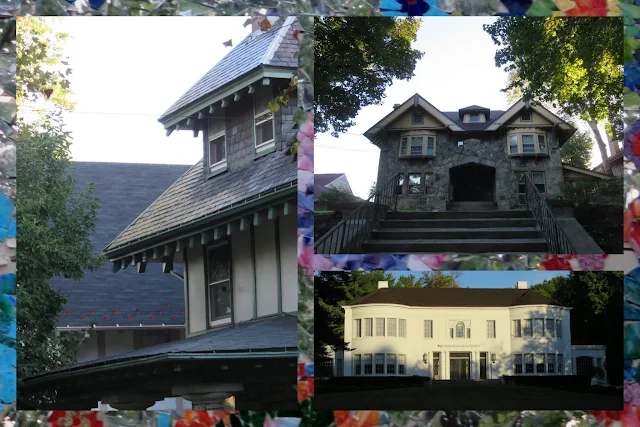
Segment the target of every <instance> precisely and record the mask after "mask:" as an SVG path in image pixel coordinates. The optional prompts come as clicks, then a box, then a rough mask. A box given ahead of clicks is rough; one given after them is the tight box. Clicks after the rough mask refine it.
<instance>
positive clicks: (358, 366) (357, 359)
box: [353, 354, 362, 375]
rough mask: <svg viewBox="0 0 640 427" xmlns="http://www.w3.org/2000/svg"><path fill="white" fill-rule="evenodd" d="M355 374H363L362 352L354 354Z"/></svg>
mask: <svg viewBox="0 0 640 427" xmlns="http://www.w3.org/2000/svg"><path fill="white" fill-rule="evenodd" d="M353 374H354V375H362V355H361V354H354V355H353Z"/></svg>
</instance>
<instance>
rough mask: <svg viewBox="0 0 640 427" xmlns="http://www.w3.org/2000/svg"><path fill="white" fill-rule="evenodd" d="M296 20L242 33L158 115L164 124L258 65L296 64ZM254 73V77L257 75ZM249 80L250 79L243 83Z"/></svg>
mask: <svg viewBox="0 0 640 427" xmlns="http://www.w3.org/2000/svg"><path fill="white" fill-rule="evenodd" d="M297 25H298V20H297V18H296V17H295V16H290V17H287V18H285V19H281V20H279V21H278V22H276V23H275V24H273V26H272V27H271V28H270V29H268V30H266V31H264V32H262V33H260V34H257V35H256V34H252V35H249V36H247V37H245V38H244V39H243V40H242V41H241V42H240V43H239V44H238V45H237V46H236V47H234V48H233V49H232V50H231V52H229V53H228V54H227V55H226V56H225V57H224V58H222V59H221V60H220V61H219V62H218V63H217V64H216V65H214V67H213V68H211V69H210V70H209V71H208V72H207V73H206V74H205V75H204V76H203V77H202V78H201V79H200V80H198V82H196V84H194V85H193V86H192V87H191V88H190V89H189V90H187V91H186V92H185V93H184V94H183V95H182V96H181V97H180V98H178V100H177V101H176V102H174V103H173V105H171V107H169V108H168V109H167V111H165V112H164V113H163V114H162V116H161V117H160V118H159V119H158V121H160V122H161V123H163V124H165V126H168V124H170V123H171V119H172V118H173V116H176V115H180V116H186V115H190V114H194V113H195V112H197V111H198V108H195V110H194V109H193V108H190V107H196V106H195V105H194V104H196V103H197V102H198V101H201V100H203V99H204V98H206V97H207V96H209V95H211V94H213V93H215V92H217V91H219V90H220V89H223V88H224V87H225V86H227V85H229V84H230V83H232V82H234V81H237V80H238V79H240V78H242V77H243V76H247V75H248V74H249V73H251V72H252V71H255V70H257V69H259V68H262V67H277V68H287V69H294V68H297V67H298V60H297V58H296V57H295V53H296V52H297V50H298V46H299V42H298V40H297V39H296V38H294V37H293V32H294V31H295V30H296V28H297ZM261 77H262V76H258V77H257V78H256V79H255V80H258V79H260V78H261ZM250 83H252V82H251V81H249V82H246V84H247V85H248V84H250Z"/></svg>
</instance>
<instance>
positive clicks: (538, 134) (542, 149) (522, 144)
mask: <svg viewBox="0 0 640 427" xmlns="http://www.w3.org/2000/svg"><path fill="white" fill-rule="evenodd" d="M507 150H508V153H509V154H511V155H518V156H520V155H537V154H545V155H546V154H547V136H546V135H545V133H544V131H543V130H534V131H524V132H523V131H520V132H513V133H511V132H510V133H509V134H508V135H507Z"/></svg>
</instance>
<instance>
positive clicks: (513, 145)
mask: <svg viewBox="0 0 640 427" xmlns="http://www.w3.org/2000/svg"><path fill="white" fill-rule="evenodd" d="M509 154H518V135H510V136H509Z"/></svg>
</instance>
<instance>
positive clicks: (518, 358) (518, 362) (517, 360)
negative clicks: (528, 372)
mask: <svg viewBox="0 0 640 427" xmlns="http://www.w3.org/2000/svg"><path fill="white" fill-rule="evenodd" d="M513 364H514V370H513V373H514V374H521V373H522V355H521V354H514V355H513Z"/></svg>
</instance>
